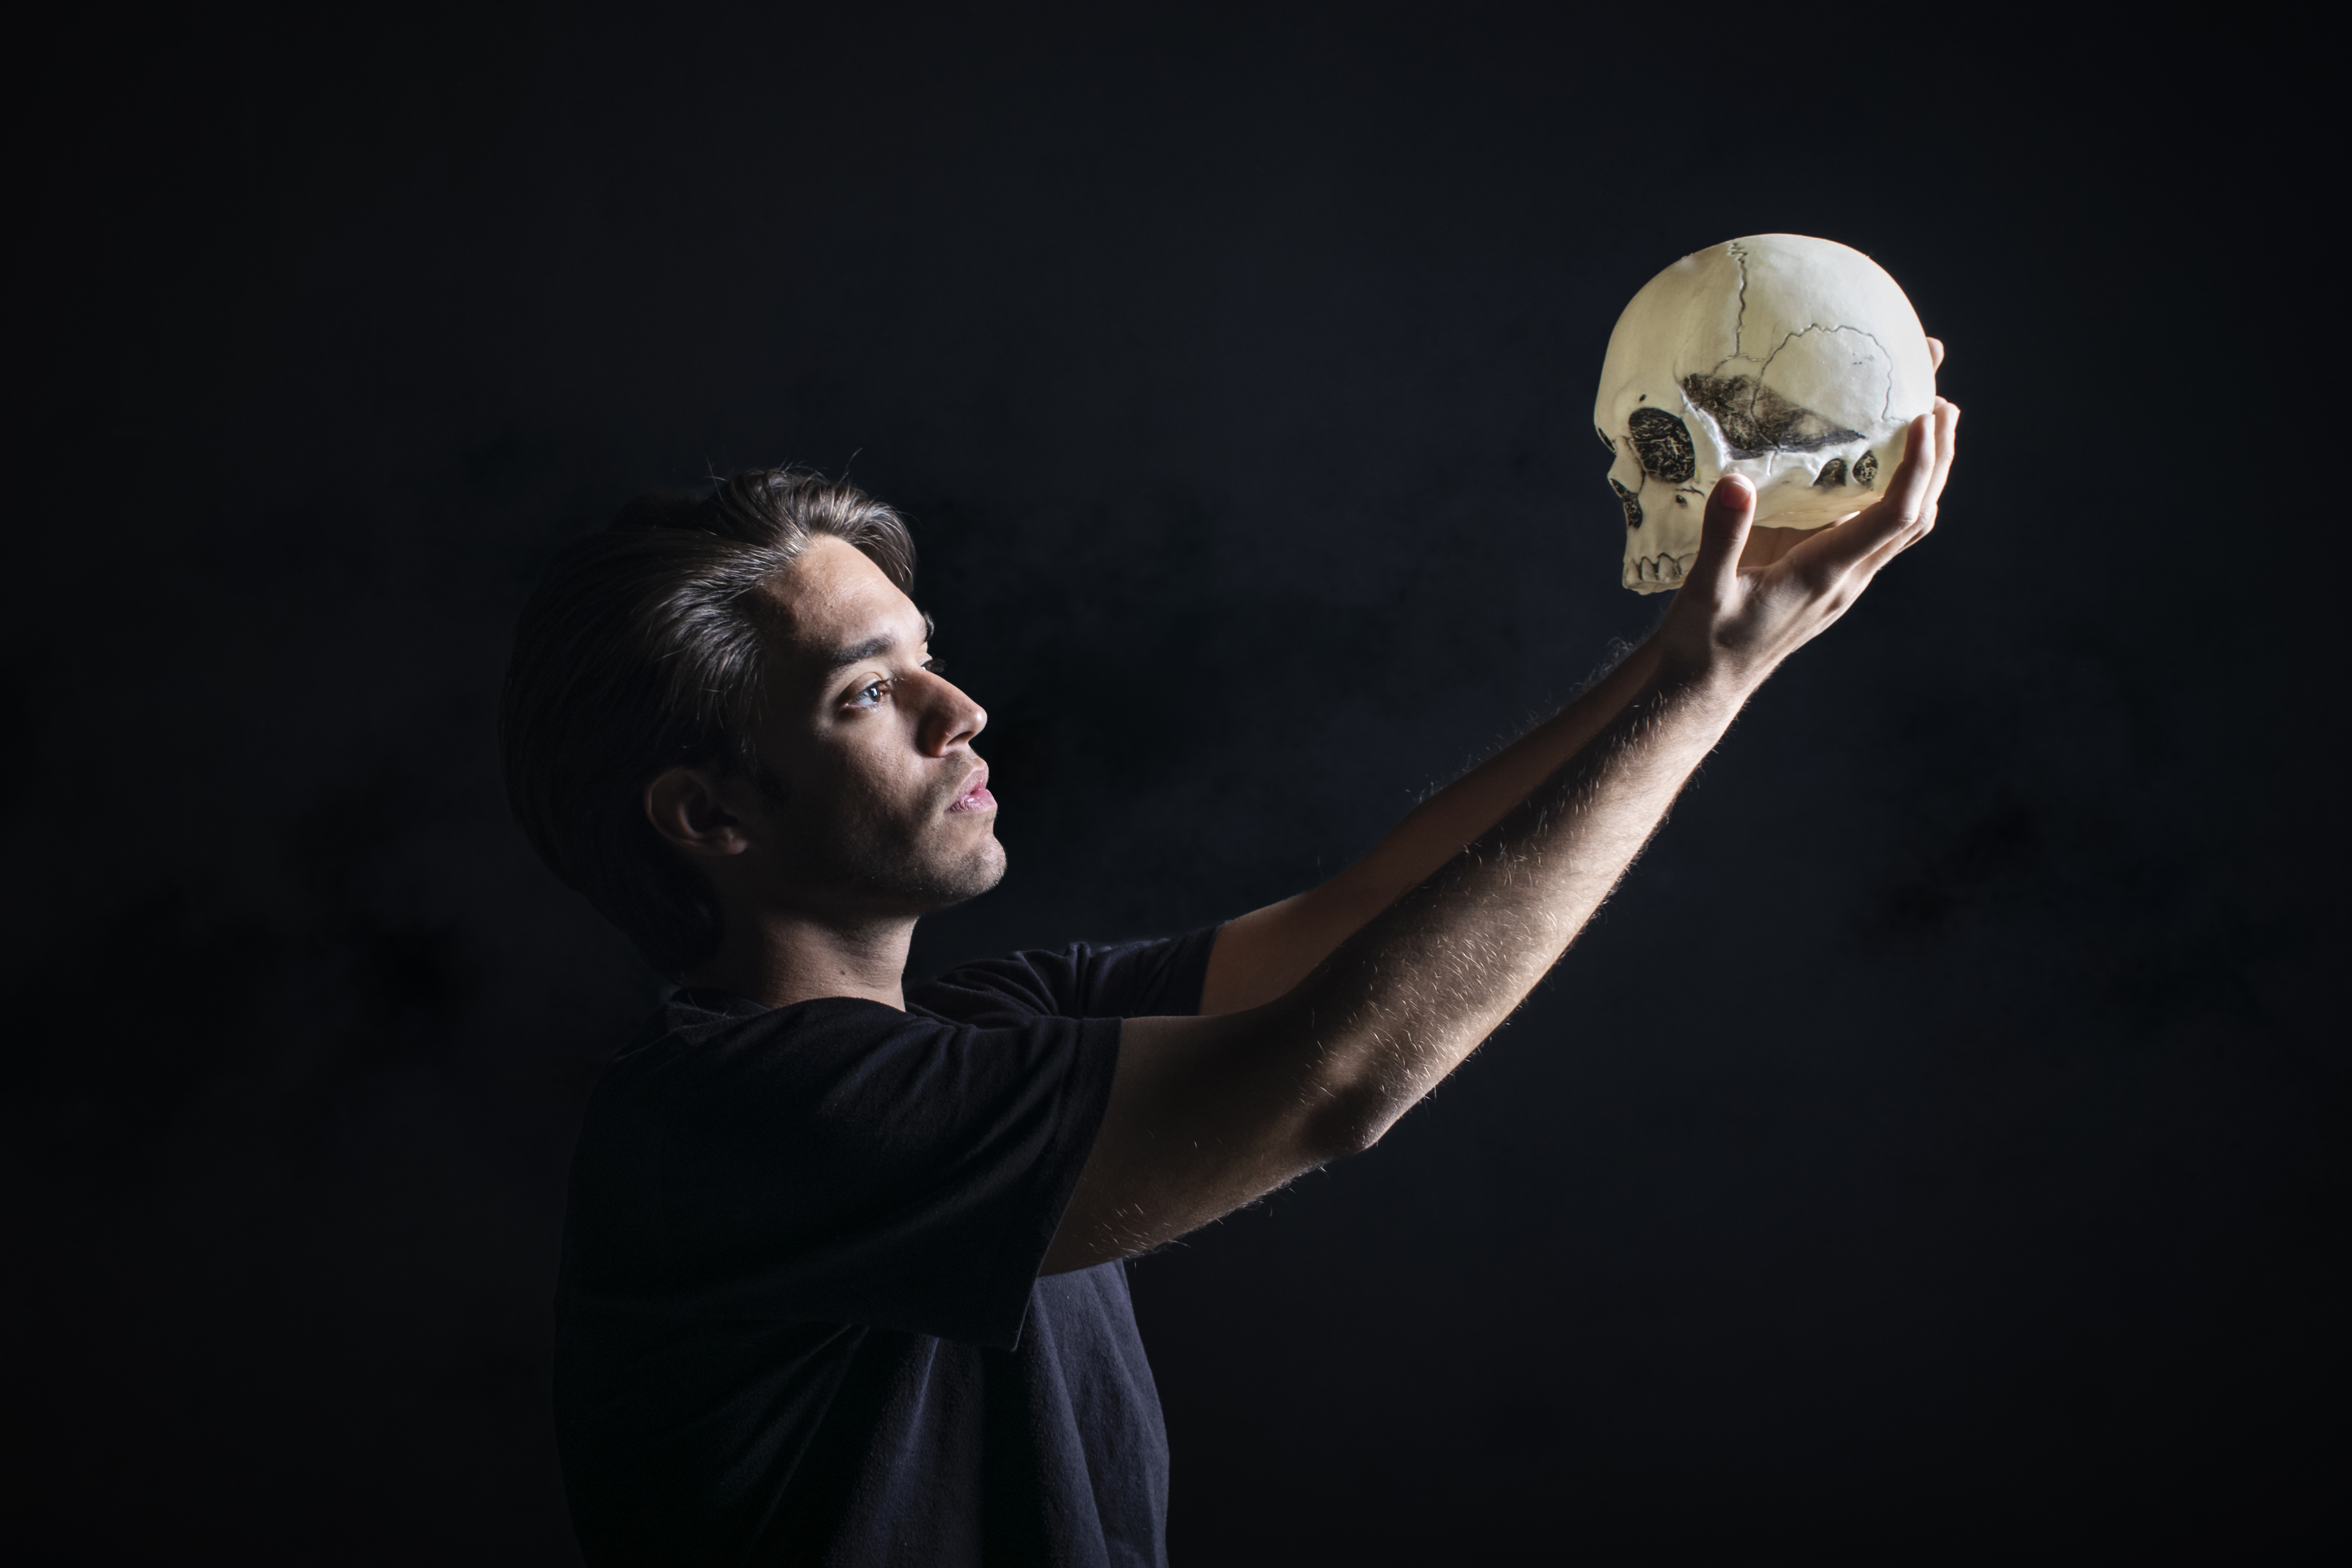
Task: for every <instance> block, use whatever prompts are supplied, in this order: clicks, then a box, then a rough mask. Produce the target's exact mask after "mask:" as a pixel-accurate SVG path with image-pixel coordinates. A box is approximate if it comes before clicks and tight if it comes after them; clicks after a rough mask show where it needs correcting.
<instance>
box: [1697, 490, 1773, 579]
mask: <svg viewBox="0 0 2352 1568" xmlns="http://www.w3.org/2000/svg"><path fill="white" fill-rule="evenodd" d="M1755 521H1756V487H1755V486H1753V485H1751V484H1749V483H1748V481H1747V480H1746V479H1743V478H1741V477H1740V476H1739V475H1738V474H1726V475H1724V476H1723V478H1721V479H1717V480H1716V481H1715V489H1714V490H1713V491H1712V492H1711V493H1709V495H1708V496H1707V498H1706V520H1705V521H1703V522H1702V523H1701V524H1700V527H1699V544H1698V559H1697V560H1696V561H1695V562H1693V563H1691V569H1690V571H1689V572H1688V573H1687V574H1685V576H1684V578H1683V586H1684V587H1685V588H1690V587H1694V586H1696V587H1697V588H1698V589H1699V591H1700V592H1701V593H1704V594H1707V595H1717V594H1720V593H1721V592H1723V590H1725V589H1727V588H1728V587H1729V586H1730V585H1731V581H1732V579H1733V578H1734V577H1735V576H1736V575H1738V571H1739V552H1741V551H1743V550H1745V549H1747V548H1748V529H1749V528H1751V527H1752V526H1754V524H1755Z"/></svg>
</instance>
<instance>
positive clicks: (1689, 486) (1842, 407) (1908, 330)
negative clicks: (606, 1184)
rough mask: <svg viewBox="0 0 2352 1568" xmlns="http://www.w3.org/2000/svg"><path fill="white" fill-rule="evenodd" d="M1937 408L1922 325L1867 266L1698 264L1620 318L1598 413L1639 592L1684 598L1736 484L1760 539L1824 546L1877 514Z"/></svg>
mask: <svg viewBox="0 0 2352 1568" xmlns="http://www.w3.org/2000/svg"><path fill="white" fill-rule="evenodd" d="M1935 401H1936V371H1935V363H1934V361H1933V359H1932V358H1931V357H1930V356H1929V354H1928V352H1927V334H1926V333H1925V332H1923V331H1920V329H1919V318H1918V316H1917V314H1916V312H1914V311H1913V310H1912V309H1911V301H1910V300H1906V299H1905V298H1904V297H1903V290H1902V289H1900V288H1898V287H1896V285H1895V279H1892V278H1889V277H1888V276H1887V275H1886V273H1885V269H1884V268H1881V267H1880V266H1879V265H1878V264H1877V263H1876V262H1874V261H1873V260H1871V259H1870V258H1868V257H1867V256H1864V254H1863V253H1862V252H1860V251H1858V250H1853V249H1849V248H1848V247H1845V246H1843V245H1839V244H1836V243H1835V242H1833V241H1831V240H1826V239H1808V238H1806V237H1804V236H1802V235H1795V234H1760V235H1755V236H1751V237H1748V238H1747V239H1735V240H1732V241H1730V242H1729V243H1728V244H1725V245H1718V246H1715V247H1712V248H1709V249H1706V250H1702V251H1699V252H1698V253H1696V255H1692V256H1685V257H1684V258H1682V259H1681V260H1680V261H1677V262H1675V264H1674V265H1673V266H1672V267H1669V268H1666V269H1665V270H1664V272H1661V273H1659V274H1658V275H1657V276H1656V277H1655V278H1653V279H1650V281H1649V282H1648V283H1647V284H1646V285H1644V286H1643V289H1642V291H1641V292H1640V293H1638V294H1636V295H1634V296H1633V303H1632V304H1630V305H1628V306H1626V307H1625V313H1624V314H1623V315H1622V316H1620V317H1618V318H1617V330H1616V331H1613V332H1612V333H1610V334H1609V353H1608V356H1607V358H1606V359H1604V360H1603V361H1602V363H1601V395H1600V397H1599V398H1598V399H1597V400H1596V401H1595V402H1594V404H1593V405H1592V424H1593V428H1594V429H1595V430H1597V431H1598V432H1599V433H1600V436H1601V442H1602V443H1603V444H1604V445H1605V446H1607V447H1608V448H1609V450H1610V452H1611V454H1612V456H1613V457H1614V458H1616V461H1614V462H1612V464H1610V466H1609V484H1610V488H1611V489H1614V490H1615V491H1616V492H1617V499H1618V500H1619V502H1620V503H1622V505H1623V507H1624V509H1625V576H1624V582H1625V586H1627V587H1628V588H1631V589H1633V591H1634V592H1635V593H1637V594H1663V593H1667V592H1671V591H1672V590H1673V589H1674V588H1675V587H1676V586H1678V585H1679V584H1681V582H1682V580H1683V574H1685V572H1688V571H1689V570H1690V568H1691V563H1692V562H1693V561H1695V560H1696V559H1697V556H1698V544H1699V519H1700V515H1701V513H1702V512H1703V511H1704V510H1705V509H1706V496H1707V492H1708V490H1710V489H1713V488H1714V485H1715V482H1716V480H1717V479H1721V478H1722V477H1723V476H1724V475H1726V474H1741V475H1744V476H1746V477H1747V479H1748V482H1749V483H1751V484H1753V485H1754V486H1755V487H1756V523H1757V526H1759V527H1760V528H1800V529H1813V528H1822V527H1825V526H1826V525H1828V524H1830V523H1832V522H1835V521H1838V520H1839V519H1840V518H1842V517H1845V516H1848V515H1849V514H1851V513H1853V512H1854V511H1857V510H1861V509H1862V508H1863V507H1864V506H1867V505H1868V504H1870V495H1869V492H1871V491H1873V490H1874V489H1877V488H1878V482H1879V479H1881V478H1882V477H1883V476H1885V475H1887V474H1891V473H1892V472H1893V471H1894V468H1895V464H1896V463H1897V462H1899V461H1901V460H1902V457H1903V446H1904V437H1905V433H1906V428H1907V426H1909V424H1910V422H1911V420H1912V419H1913V418H1915V417H1916V416H1919V415H1921V414H1925V413H1927V411H1928V410H1929V409H1930V408H1932V407H1933V406H1934V405H1935Z"/></svg>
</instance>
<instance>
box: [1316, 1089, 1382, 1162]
mask: <svg viewBox="0 0 2352 1568" xmlns="http://www.w3.org/2000/svg"><path fill="white" fill-rule="evenodd" d="M1396 1117H1397V1113H1396V1110H1395V1108H1393V1107H1391V1106H1390V1105H1389V1104H1387V1103H1386V1101H1385V1100H1384V1099H1382V1098H1381V1097H1379V1096H1375V1095H1370V1094H1364V1093H1353V1094H1346V1093H1343V1094H1337V1095H1333V1096H1332V1097H1331V1098H1330V1099H1329V1100H1327V1101H1326V1102H1325V1103H1324V1104H1323V1105H1322V1106H1320V1107H1319V1108H1318V1110H1317V1111H1316V1113H1315V1114H1314V1115H1313V1116H1312V1117H1310V1118H1309V1119H1308V1121H1307V1126H1306V1128H1305V1129H1304V1130H1303V1131H1304V1137H1303V1139H1302V1142H1304V1143H1305V1145H1306V1150H1305V1152H1306V1153H1307V1157H1308V1159H1309V1160H1311V1161H1312V1162H1313V1163H1315V1164H1318V1165H1328V1164H1329V1163H1331V1162H1332V1161H1334V1160H1344V1159H1346V1158H1347V1157H1348V1156H1349V1155H1350V1154H1360V1153H1362V1152H1365V1151H1366V1150H1368V1149H1370V1148H1371V1147H1372V1145H1374V1144H1375V1143H1378V1142H1380V1141H1381V1135H1382V1134H1383V1133H1385V1132H1387V1131H1388V1130H1389V1129H1390V1128H1391V1127H1392V1126H1394V1125H1395V1124H1396Z"/></svg>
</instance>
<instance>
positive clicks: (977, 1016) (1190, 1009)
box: [907, 926, 1218, 1027]
mask: <svg viewBox="0 0 2352 1568" xmlns="http://www.w3.org/2000/svg"><path fill="white" fill-rule="evenodd" d="M1217 929H1218V928H1217V927H1215V926H1209V927H1205V928H1203V929H1202V930H1200V931H1189V932H1186V933H1185V934H1183V935H1181V936H1172V937H1157V938H1150V939H1147V940H1144V941H1140V942H1108V943H1101V942H1072V943H1070V944H1069V945H1068V946H1066V947H1062V948H1032V949H1027V950H1024V951H1022V952H1010V953H1006V954H1005V955H1003V957H1001V958H989V959H982V960H980V961H978V962H976V963H966V964H961V965H958V966H957V967H956V968H953V969H950V970H949V971H948V972H947V973H944V974H942V975H940V977H939V978H938V979H936V980H934V981H931V982H930V983H929V984H925V985H920V986H918V987H916V988H915V990H913V991H912V992H910V993H909V994H908V998H907V1000H908V1004H909V1005H911V1006H914V1007H918V1008H920V1009H921V1010H922V1011H924V1012H926V1013H928V1014H930V1015H932V1016H936V1017H940V1018H944V1019H947V1020H950V1021H951V1022H955V1023H960V1024H973V1025H979V1026H983V1027H988V1026H995V1027H1003V1026H1009V1025H1015V1024H1018V1023H1021V1022H1022V1021H1024V1020H1025V1019H1029V1018H1040V1017H1044V1018H1134V1017H1142V1016H1149V1015H1158V1014H1169V1013H1196V1012H1198V1011H1200V1006H1201V985H1202V981H1203V980H1204V979H1205V978H1206V977H1207V974H1208V968H1209V950H1210V949H1211V947H1212V946H1213V945H1214V943H1215V941H1216V935H1217Z"/></svg>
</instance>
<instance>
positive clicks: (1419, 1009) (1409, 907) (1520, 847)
mask: <svg viewBox="0 0 2352 1568" xmlns="http://www.w3.org/2000/svg"><path fill="white" fill-rule="evenodd" d="M1747 690H1748V688H1747V687H1746V686H1743V685H1740V684H1738V683H1736V682H1733V681H1731V680H1729V679H1724V678H1719V677H1715V676H1709V675H1699V674H1693V675H1683V676H1676V677H1674V678H1670V679H1656V678H1654V679H1652V680H1651V682H1650V683H1649V684H1648V685H1647V687H1646V689H1644V690H1643V692H1642V693H1641V694H1640V696H1639V698H1638V699H1637V700H1635V701H1633V704H1632V705H1631V706H1629V707H1627V708H1625V709H1624V710H1622V711H1621V712H1620V713H1618V714H1617V715H1616V716H1615V717H1614V718H1612V720H1611V721H1609V722H1608V723H1607V724H1606V725H1605V726H1604V727H1603V728H1602V730H1601V733H1600V734H1599V735H1598V736H1596V737H1594V738H1593V739H1592V740H1591V742H1590V743H1589V744H1587V745H1584V746H1582V747H1581V748H1580V749H1579V751H1578V752H1577V754H1576V755H1575V756H1574V757H1573V758H1572V760H1570V762H1569V763H1567V764H1566V765H1564V766H1562V767H1560V768H1559V769H1558V770H1557V771H1556V772H1555V773H1553V774H1552V775H1551V777H1549V779H1547V780H1546V781H1544V782H1543V783H1542V784H1540V785H1538V787H1537V788H1536V789H1535V790H1533V791H1532V792H1531V793H1530V794H1529V795H1528V796H1527V798H1526V799H1525V800H1523V801H1522V802H1521V803H1520V804H1519V805H1517V806H1515V807H1514V808H1512V809H1511V810H1510V811H1508V812H1507V813H1506V814H1505V815H1504V816H1503V817H1502V820H1501V821H1499V822H1498V823H1496V825H1495V826H1493V827H1492V828H1490V829H1489V830H1488V831H1487V832H1486V833H1485V834H1483V835H1481V836H1479V837H1478V838H1477V839H1476V840H1475V842H1474V843H1472V844H1471V845H1470V846H1469V847H1468V848H1466V849H1464V850H1461V851H1460V852H1458V853H1457V854H1456V855H1455V856H1454V858H1452V859H1451V860H1449V861H1448V862H1447V863H1446V864H1445V865H1444V867H1442V868H1440V869H1439V870H1437V871H1436V872H1435V873H1434V874H1433V875H1432V876H1430V877H1429V878H1427V879H1425V880H1424V881H1423V882H1422V884H1421V885H1420V886H1418V887H1416V888H1414V889H1412V890H1411V891H1410V892H1408V893H1407V894H1406V895H1405V896H1404V897H1402V898H1401V899H1399V900H1396V902H1395V903H1394V904H1393V905H1391V907H1390V908H1389V909H1388V910H1386V911H1384V912H1383V913H1382V914H1381V915H1380V916H1378V917H1376V918H1375V919H1374V920H1372V921H1370V923H1369V924H1367V925H1366V926H1365V927H1364V928H1363V929H1362V930H1361V931H1359V932H1357V933H1356V934H1355V935H1354V936H1352V937H1350V938H1349V940H1348V941H1347V942H1344V943H1342V944H1341V945H1340V947H1339V950H1338V951H1337V952H1334V953H1333V954H1332V956H1331V958H1330V960H1329V961H1328V963H1325V964H1324V965H1323V966H1322V967H1321V968H1319V969H1318V971H1317V972H1316V973H1315V974H1314V975H1312V976H1311V977H1310V978H1309V979H1308V980H1307V983H1306V984H1303V985H1301V986H1300V987H1299V988H1298V989H1297V992H1295V993H1294V994H1293V995H1292V997H1290V998H1287V999H1286V1001H1285V1003H1284V1004H1282V1005H1281V1010H1287V1011H1292V1012H1294V1013H1295V1014H1297V1016H1303V1017H1307V1018H1309V1019H1312V1020H1313V1023H1312V1025H1311V1026H1310V1029H1311V1033H1312V1036H1313V1040H1312V1045H1311V1047H1310V1048H1311V1050H1312V1051H1313V1052H1314V1054H1315V1057H1316V1059H1317V1061H1318V1068H1317V1077H1318V1087H1319V1090H1320V1097H1321V1098H1323V1099H1324V1100H1325V1103H1326V1104H1327V1105H1328V1123H1329V1125H1328V1127H1327V1128H1326V1129H1324V1130H1323V1131H1321V1132H1320V1133H1319V1134H1318V1139H1317V1142H1318V1143H1327V1144H1330V1145H1335V1146H1336V1149H1337V1150H1338V1151H1339V1152H1344V1151H1345V1150H1346V1149H1348V1148H1350V1147H1357V1146H1360V1145H1362V1144H1364V1143H1369V1142H1372V1141H1374V1140H1376V1139H1378V1138H1379V1136H1380V1135H1381V1133H1382V1132H1383V1131H1386V1130H1387V1128H1388V1127H1389V1125H1390V1124H1391V1122H1393V1121H1395V1120H1396V1119H1397V1118H1398V1117H1400V1116H1402V1114H1403V1113H1404V1112H1405V1111H1406V1110H1408V1109H1410V1108H1411V1107H1412V1104H1413V1103H1414V1102H1415V1101H1417V1100H1420V1099H1421V1098H1422V1097H1423V1095H1425V1094H1427V1093H1428V1092H1429V1090H1430V1089H1432V1088H1433V1087H1435V1085H1436V1084H1437V1082H1438V1081H1439V1080H1440V1079H1443V1078H1444V1076H1445V1075H1446V1074H1447V1073H1449V1072H1451V1071H1452V1070H1453V1069H1454V1067H1455V1066H1456V1065H1457V1064H1459V1063H1460V1062H1461V1060H1462V1059H1463V1058H1465V1057H1466V1056H1468V1055H1469V1054H1470V1052H1472V1051H1473V1050H1475V1049H1476V1048H1477V1046H1478V1043H1479V1042H1480V1041H1481V1040H1484V1039H1485V1038H1486V1037H1487V1036H1488V1035H1489V1034H1491V1033H1493V1032H1494V1030H1495V1029H1496V1027H1498V1026H1500V1025H1501V1024H1502V1023H1503V1021H1504V1020H1505V1019H1506V1018H1507V1017H1508V1016H1510V1014H1511V1012H1512V1011H1513V1010H1514V1009H1515V1008H1517V1006H1518V1005H1519V1003H1520V1002H1521V1001H1522V1000H1524V999H1525V997H1526V996H1527V994H1528V992H1529V991H1531V990H1532V989H1534V987H1535V985H1536V983H1537V982H1538V981H1539V980H1540V979H1542V978H1543V976H1544V974H1545V973H1546V972H1548V971H1549V969H1550V968H1551V966H1552V965H1553V964H1554V963H1557V962H1558V961H1559V957H1560V955H1561V954H1562V953H1563V952H1566V951H1567V948H1568V945H1569V943H1570V942H1572V941H1573V940H1574V939H1575V936H1576V934H1577V932H1578V931H1580V930H1582V929H1583V927H1584V925H1585V923H1586V921H1589V920H1590V919H1591V916H1592V913H1593V911H1594V910H1597V909H1598V908H1600V906H1601V901H1602V900H1604V899H1606V898H1607V897H1608V895H1609V892H1610V889H1612V888H1613V887H1615V886H1616V884H1617V881H1618V879H1620V878H1621V877H1622V876H1623V875H1624V873H1625V870H1626V868H1628V867H1629V866H1631V865H1632V864H1633V859H1634V858H1635V856H1637V855H1638V854H1639V853H1640V852H1641V849H1642V847H1643V845H1644V844H1645V843H1647V842H1648V841H1649V838H1650V837H1651V835H1652V834H1654V832H1655V831H1656V830H1657V827H1658V826H1659V824H1660V823H1661V822H1663V821H1664V817H1665V815H1666V811H1667V808H1668V807H1669V806H1670V805H1672V804H1673V801H1674V798H1675V795H1676V794H1677V793H1678V792H1679V791H1680V790H1681V788H1682V786H1683V784H1684V783H1685V781H1686V780H1687V779H1688V778H1689V776H1690V774H1691V773H1692V771H1693V770H1694V769H1695V768H1696V766H1697V765H1698V763H1699V762H1700V760H1701V759H1702V758H1704V757H1705V756H1706V753H1707V752H1708V751H1709V750H1710V749H1711V748H1712V747H1713V746H1714V745H1715V743H1716V742H1717V740H1719V739H1720V738H1721V736H1722V734H1723V732H1724V731H1725V729H1726V728H1727V726H1728V725H1729V724H1730V722H1731V720H1732V717H1733V715H1734V714H1736V713H1737V712H1738V709H1739V706H1740V703H1741V702H1742V701H1743V700H1745V698H1746V695H1747Z"/></svg>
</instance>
